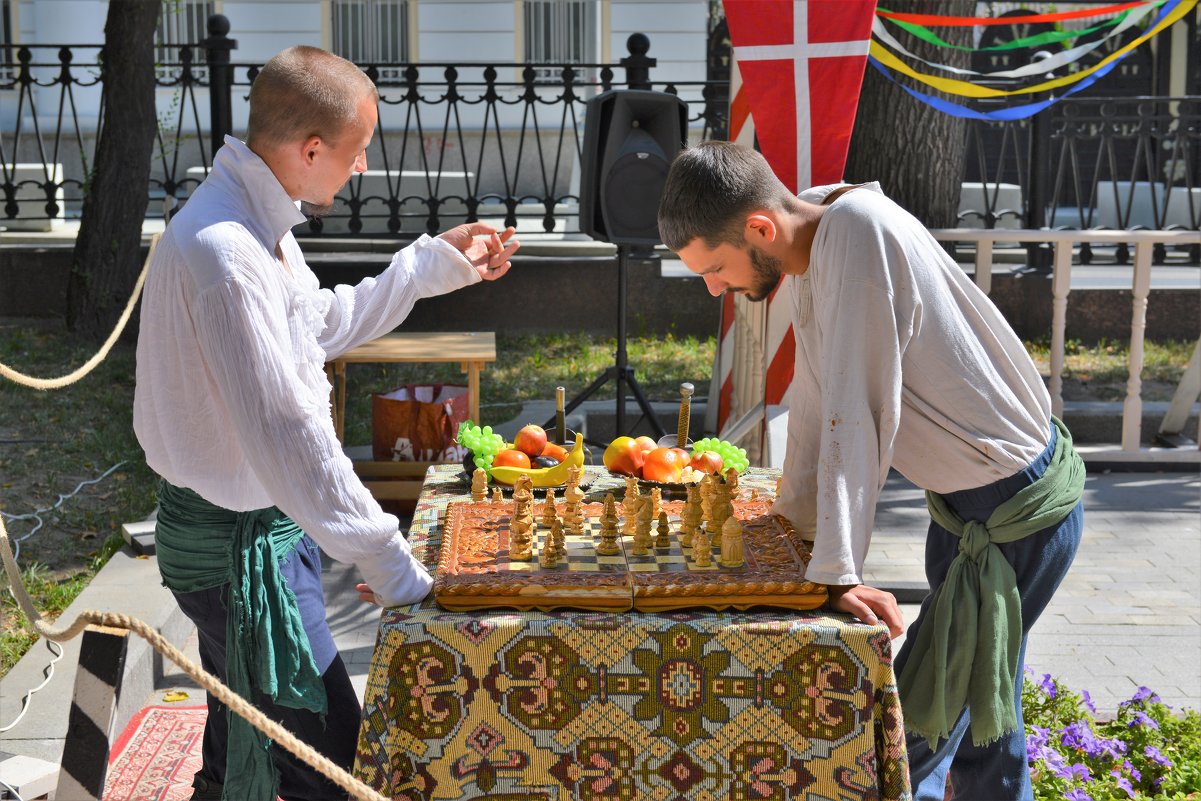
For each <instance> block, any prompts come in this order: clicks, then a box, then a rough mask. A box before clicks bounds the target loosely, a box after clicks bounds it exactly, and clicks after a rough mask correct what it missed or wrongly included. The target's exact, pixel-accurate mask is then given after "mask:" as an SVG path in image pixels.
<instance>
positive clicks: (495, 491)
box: [492, 487, 505, 503]
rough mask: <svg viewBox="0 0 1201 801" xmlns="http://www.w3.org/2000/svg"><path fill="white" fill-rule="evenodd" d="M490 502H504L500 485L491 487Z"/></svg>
mask: <svg viewBox="0 0 1201 801" xmlns="http://www.w3.org/2000/svg"><path fill="white" fill-rule="evenodd" d="M492 502H493V503H504V502H505V496H504V494H503V493H502V492H501V491H500V487H493V488H492Z"/></svg>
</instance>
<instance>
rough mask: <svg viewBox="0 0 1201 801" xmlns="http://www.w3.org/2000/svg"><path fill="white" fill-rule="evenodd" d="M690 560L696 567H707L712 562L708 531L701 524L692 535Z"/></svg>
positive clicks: (711, 545)
mask: <svg viewBox="0 0 1201 801" xmlns="http://www.w3.org/2000/svg"><path fill="white" fill-rule="evenodd" d="M692 561H693V562H696V566H697V567H708V566H709V565H711V564H713V544H712V543H711V542H710V541H709V532H708V530H707V529H706V527H704V526H701V527H700V528H699V529H697V532H696V533H695V534H693V535H692Z"/></svg>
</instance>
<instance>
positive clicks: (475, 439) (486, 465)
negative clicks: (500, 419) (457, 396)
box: [457, 420, 505, 471]
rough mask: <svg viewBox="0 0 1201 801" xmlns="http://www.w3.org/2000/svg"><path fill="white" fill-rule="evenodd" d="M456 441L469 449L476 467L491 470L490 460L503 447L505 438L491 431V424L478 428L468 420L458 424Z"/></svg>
mask: <svg viewBox="0 0 1201 801" xmlns="http://www.w3.org/2000/svg"><path fill="white" fill-rule="evenodd" d="M457 439H458V442H459V444H460V445H462V446H463V447H464V448H466V449H467V450H469V451H471V455H472V458H473V460H474V461H475V466H476V467H482V468H483V469H485V470H489V471H491V470H492V460H493V459H494V458H496V454H498V453H500V452H501V451H502V450H504V448H505V438H504V437H502V436H501V435H500V434H493V433H492V426H484V427H483V428H480V427H479V426H477V425H476V424H475V423H473V422H471V421H470V420H464V421H463V422H462V423H460V424H459V433H458V436H457Z"/></svg>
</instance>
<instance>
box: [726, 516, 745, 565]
mask: <svg viewBox="0 0 1201 801" xmlns="http://www.w3.org/2000/svg"><path fill="white" fill-rule="evenodd" d="M743 561H744V560H743V556H742V524H741V523H739V522H738V518H736V517H734V516H733V515H731V516H730V517H728V518H727V519H726V522H725V523H724V524H722V527H721V566H722V567H742V565H743Z"/></svg>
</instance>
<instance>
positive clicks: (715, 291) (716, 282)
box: [703, 275, 729, 297]
mask: <svg viewBox="0 0 1201 801" xmlns="http://www.w3.org/2000/svg"><path fill="white" fill-rule="evenodd" d="M703 277H704V279H705V288H706V289H708V290H709V294H710V295H712V296H713V297H717V296H718V295H720V294H721V293H722V292H725V291H726V287H728V286H729V284H727V283H726V282H725V281H722V280H721V279H720V278H717V277H716V276H712V275H706V276H703Z"/></svg>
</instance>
